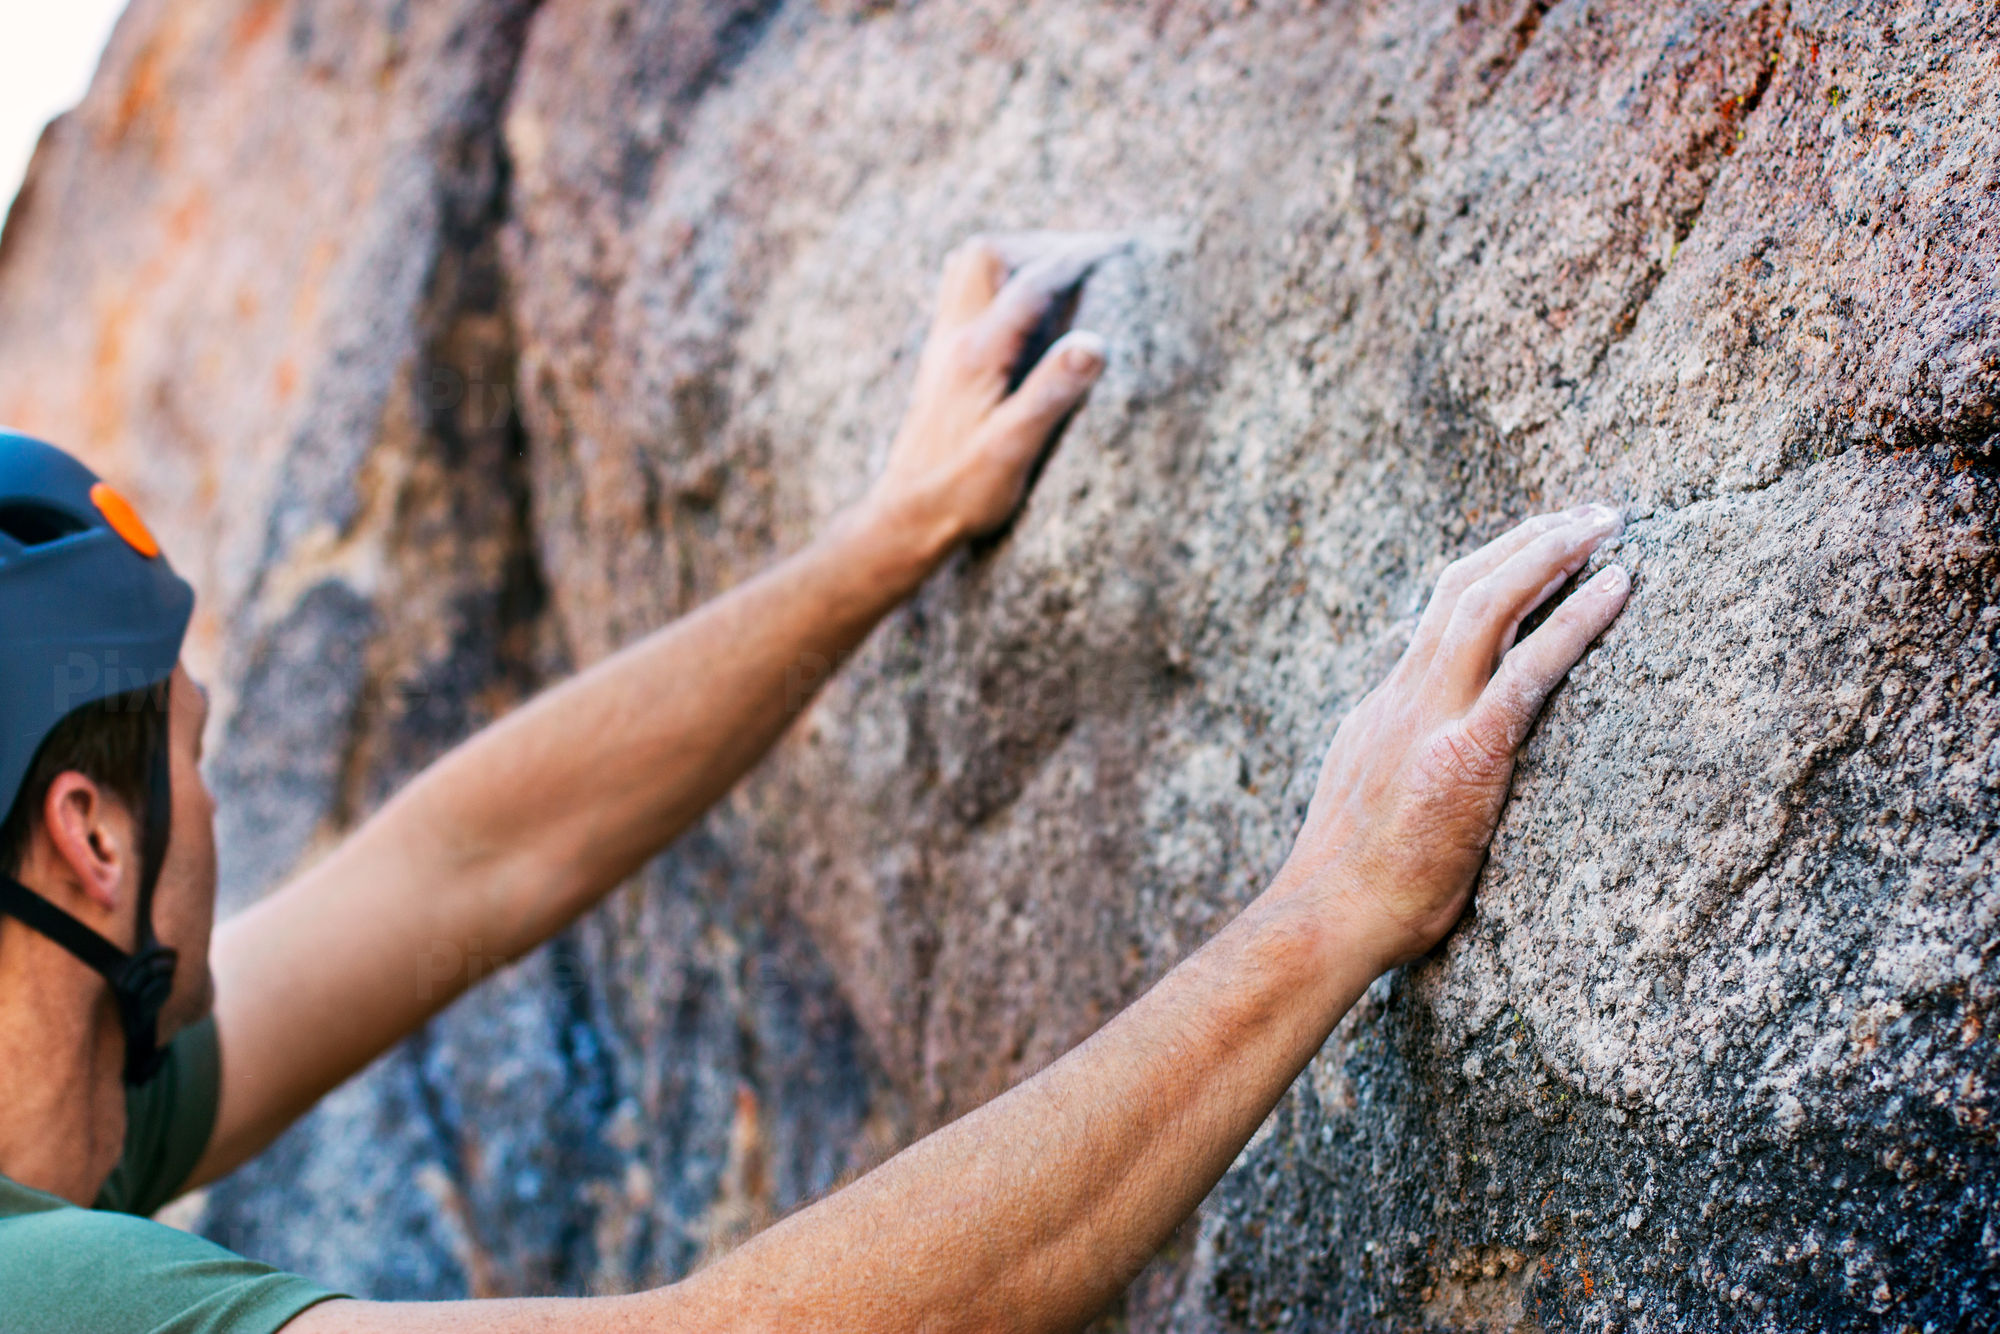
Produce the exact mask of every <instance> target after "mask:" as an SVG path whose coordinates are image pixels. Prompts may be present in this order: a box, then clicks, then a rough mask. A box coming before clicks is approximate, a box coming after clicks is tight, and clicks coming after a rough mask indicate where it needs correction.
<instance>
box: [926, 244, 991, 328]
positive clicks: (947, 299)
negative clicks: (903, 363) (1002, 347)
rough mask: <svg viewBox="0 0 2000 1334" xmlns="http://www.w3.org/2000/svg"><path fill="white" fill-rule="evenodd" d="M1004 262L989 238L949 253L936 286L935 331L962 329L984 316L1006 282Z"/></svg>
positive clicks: (964, 245)
mask: <svg viewBox="0 0 2000 1334" xmlns="http://www.w3.org/2000/svg"><path fill="white" fill-rule="evenodd" d="M1007 269H1008V265H1007V261H1006V259H1005V257H1004V256H1003V255H1002V253H1001V251H1000V247H999V246H998V245H996V244H995V243H994V240H993V239H992V238H990V237H985V236H975V237H973V238H972V239H971V240H969V241H967V242H965V243H964V244H963V245H961V246H959V247H958V248H957V249H956V250H954V251H952V252H951V254H950V256H949V257H947V258H946V260H945V262H944V278H943V279H942V281H940V282H939V284H938V309H937V327H938V329H939V330H940V331H941V332H950V331H951V330H954V329H962V328H964V327H965V326H966V325H968V324H970V323H972V322H973V321H974V320H976V319H978V318H979V317H980V316H981V315H983V314H985V313H986V311H987V309H988V308H989V307H990V306H992V304H993V298H994V297H996V296H998V295H999V294H1000V288H1001V286H1002V285H1003V284H1004V283H1005V282H1006V279H1007Z"/></svg>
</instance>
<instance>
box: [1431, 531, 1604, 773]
mask: <svg viewBox="0 0 2000 1334" xmlns="http://www.w3.org/2000/svg"><path fill="white" fill-rule="evenodd" d="M1631 591H1632V578H1631V576H1630V575H1629V574H1627V573H1626V572H1625V568H1624V567H1623V566H1621V565H1607V566H1606V567H1605V568H1604V569H1602V570H1600V571H1598V573H1597V575H1596V577H1595V578H1593V579H1591V580H1590V582H1588V583H1586V584H1585V585H1584V586H1583V587H1582V588H1579V589H1577V590H1576V592H1574V593H1572V594H1570V595H1569V596H1568V597H1567V598H1565V599H1563V604H1562V605H1561V606H1560V607H1557V608H1556V609H1555V611H1554V612H1553V613H1552V614H1551V615H1550V616H1549V619H1548V620H1546V621H1544V622H1542V624H1541V626H1540V627H1539V628H1537V629H1536V631H1535V633H1533V634H1531V635H1529V636H1528V637H1527V638H1526V639H1524V640H1522V641H1521V642H1520V644H1518V645H1516V646H1515V648H1514V650H1513V651H1512V652H1510V653H1509V654H1508V655H1507V657H1506V659H1505V660H1504V661H1503V662H1502V663H1501V664H1500V670H1499V671H1497V672H1495V673H1494V674H1493V679H1492V680H1491V681H1490V682H1488V683H1487V686H1486V689H1485V690H1484V691H1482V692H1481V693H1480V696H1479V702H1478V703H1477V704H1475V705H1474V706H1473V708H1472V712H1471V714H1470V715H1468V717H1467V719H1466V724H1467V727H1468V729H1469V730H1470V731H1471V732H1472V734H1473V735H1474V736H1475V737H1476V738H1478V739H1479V740H1480V742H1481V744H1482V745H1486V746H1489V747H1492V748H1494V753H1495V754H1502V753H1504V754H1510V755H1511V754H1512V753H1513V752H1514V751H1515V750H1516V749H1518V748H1519V747H1520V744H1521V741H1522V739H1523V738H1524V737H1526V736H1527V735H1528V728H1529V727H1531V726H1532V725H1533V724H1534V721H1535V716H1536V715H1537V714H1539V713H1540V712H1541V711H1542V704H1543V703H1544V702H1545V701H1546V700H1547V699H1548V697H1549V692H1550V691H1551V690H1554V689H1555V688H1556V683H1557V682H1558V681H1560V680H1562V679H1563V677H1564V676H1565V675H1566V674H1568V672H1569V669H1570V668H1572V667H1574V666H1575V665H1576V662H1577V659H1579V658H1581V657H1582V656H1583V653H1584V650H1585V649H1587V648H1589V647H1590V645H1591V641H1592V640H1594V639H1596V638H1597V637H1598V636H1599V635H1601V634H1603V633H1604V631H1605V629H1606V628H1607V627H1608V626H1609V625H1610V624H1611V622H1612V621H1614V620H1616V619H1617V618H1618V613H1619V612H1620V611H1622V610H1624V607H1625V599H1626V597H1627V596H1629V595H1630V593H1631Z"/></svg>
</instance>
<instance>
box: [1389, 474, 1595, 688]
mask: <svg viewBox="0 0 2000 1334" xmlns="http://www.w3.org/2000/svg"><path fill="white" fill-rule="evenodd" d="M1592 508H1593V507H1592V506H1589V505H1578V506H1576V507H1575V508H1573V509H1566V510H1562V511H1559V512H1557V513H1553V514H1537V515H1536V516H1534V517H1533V518H1531V519H1525V520H1523V521H1522V522H1520V523H1518V524H1515V525H1514V526H1513V527H1512V528H1510V529H1508V530H1507V531H1506V532H1504V533H1502V534H1500V536H1498V537H1496V538H1494V539H1493V540H1492V541H1491V542H1488V543H1487V544H1486V545H1485V546H1483V547H1481V548H1479V550H1477V551H1474V552H1472V553H1470V554H1469V555H1465V556H1460V557H1459V558H1458V559H1457V560H1455V561H1453V562H1452V563H1451V564H1449V565H1447V566H1445V569H1444V573H1443V574H1441V575H1439V576H1438V581H1437V588H1436V589H1435V590H1433V592H1432V593H1431V600H1430V601H1429V602H1428V603H1427V604H1425V606H1424V614H1423V617H1422V618H1421V619H1420V620H1419V621H1418V622H1417V629H1416V633H1415V634H1413V635H1412V636H1411V637H1410V646H1409V648H1408V649H1406V650H1404V653H1403V663H1404V664H1406V665H1407V666H1408V667H1409V668H1411V669H1414V670H1416V671H1424V670H1427V669H1428V668H1429V667H1430V664H1431V659H1432V658H1433V657H1435V656H1436V655H1437V646H1438V641H1439V640H1440V639H1442V638H1443V637H1444V631H1445V627H1446V626H1447V625H1448V624H1450V622H1451V614H1452V612H1453V611H1455V610H1457V608H1458V600H1459V598H1461V597H1463V596H1464V595H1465V590H1466V589H1468V588H1470V587H1472V585H1473V584H1475V583H1477V582H1479V580H1481V579H1483V578H1485V577H1486V576H1487V575H1488V574H1490V573H1492V572H1493V571H1494V570H1496V569H1498V568H1499V567H1500V566H1501V565H1502V564H1503V563H1504V562H1505V561H1506V560H1507V558H1508V557H1510V556H1512V555H1513V554H1514V553H1515V552H1517V551H1519V550H1520V549H1521V548H1523V547H1525V546H1527V545H1528V544H1529V543H1530V542H1533V541H1534V540H1535V539H1536V538H1538V537H1541V536H1542V535H1543V534H1545V533H1550V532H1553V531H1555V530H1556V529H1558V528H1561V527H1563V526H1565V525H1566V524H1571V523H1575V522H1576V521H1577V520H1579V519H1582V518H1585V517H1587V516H1588V515H1589V514H1590V512H1591V509H1592Z"/></svg>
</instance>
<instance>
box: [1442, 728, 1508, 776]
mask: <svg viewBox="0 0 2000 1334" xmlns="http://www.w3.org/2000/svg"><path fill="white" fill-rule="evenodd" d="M1505 741H1506V738H1505V737H1501V736H1496V735H1494V734H1493V733H1492V731H1491V729H1489V728H1484V727H1479V726H1469V725H1459V726H1454V727H1450V728H1447V729H1446V730H1444V731H1442V732H1440V733H1438V734H1437V735H1436V736H1435V737H1433V738H1431V740H1430V741H1429V742H1427V743H1426V744H1425V746H1424V751H1423V756H1422V761H1421V763H1422V768H1423V770H1424V772H1425V773H1426V774H1427V775H1429V776H1430V777H1432V778H1433V779H1436V780H1439V781H1441V782H1442V783H1444V784H1446V785H1448V786H1453V787H1458V786H1467V785H1482V786H1483V785H1485V784H1488V783H1491V782H1492V781H1493V778H1494V776H1495V774H1496V773H1497V772H1499V771H1500V770H1501V769H1503V768H1504V767H1505V766H1506V764H1507V763H1508V761H1509V760H1510V759H1511V758H1512V756H1513V752H1512V749H1511V748H1510V747H1508V746H1507V745H1506V744H1505Z"/></svg>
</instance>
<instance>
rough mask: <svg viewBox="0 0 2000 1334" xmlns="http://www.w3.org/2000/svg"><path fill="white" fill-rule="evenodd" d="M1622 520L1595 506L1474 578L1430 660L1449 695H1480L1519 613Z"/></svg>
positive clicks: (1584, 558)
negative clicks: (1479, 576)
mask: <svg viewBox="0 0 2000 1334" xmlns="http://www.w3.org/2000/svg"><path fill="white" fill-rule="evenodd" d="M1624 526H1625V521H1624V520H1623V519H1622V518H1620V517H1619V514H1618V512H1617V511H1616V510H1612V509H1606V508H1603V507H1601V506H1600V507H1593V508H1592V509H1591V510H1590V511H1588V512H1587V513H1586V514H1585V515H1584V517H1583V518H1580V519H1574V520H1572V521H1570V522H1569V523H1566V524H1564V525H1562V526H1561V527H1559V528H1554V529H1551V530H1550V531H1548V532H1546V533H1543V534H1541V535H1540V536H1539V537H1537V538H1535V539H1534V540H1533V541H1531V542H1529V543H1528V544H1527V545H1526V546H1524V547H1522V548H1521V549H1520V550H1518V551H1516V552H1515V553H1514V554H1513V555H1511V556H1509V557H1508V558H1507V559H1506V560H1504V561H1502V562H1501V563H1500V565H1499V566H1498V568H1496V569H1494V570H1492V571H1490V572H1488V573H1487V574H1485V575H1484V576H1482V577H1481V578H1479V579H1477V580H1475V581H1474V582H1473V584H1472V585H1471V586H1470V587H1469V588H1467V589H1466V590H1465V592H1464V593H1463V594H1461V595H1460V597H1459V599H1458V605H1457V606H1456V607H1454V608H1453V609H1452V613H1451V620H1450V621H1449V622H1447V623H1446V625H1445V631H1444V635H1443V636H1442V638H1440V639H1439V641H1438V650H1437V657H1436V658H1435V659H1433V660H1432V663H1431V675H1432V677H1433V678H1435V679H1436V680H1438V681H1439V682H1440V683H1442V685H1443V687H1444V691H1445V696H1446V698H1448V699H1459V700H1465V701H1467V702H1468V703H1469V702H1470V701H1472V700H1473V699H1476V698H1477V697H1478V695H1479V692H1480V691H1481V690H1483V689H1485V687H1486V683H1487V681H1489V680H1491V679H1492V676H1493V670H1494V668H1495V667H1496V666H1497V665H1498V664H1499V662H1500V655H1501V654H1502V653H1504V652H1506V651H1507V647H1508V645H1509V644H1510V643H1511V636H1512V635H1513V633H1514V632H1515V631H1516V630H1517V629H1518V628H1519V627H1520V624H1521V619H1522V618H1523V617H1524V616H1526V615H1527V614H1528V613H1529V612H1531V611H1533V610H1534V609H1535V608H1536V607H1538V606H1540V605H1541V603H1542V601H1543V600H1544V599H1546V598H1547V597H1548V596H1549V594H1551V593H1553V592H1555V591H1556V589H1557V588H1559V587H1561V586H1562V584H1563V582H1564V581H1565V580H1567V579H1568V578H1569V577H1570V576H1571V575H1573V574H1575V573H1576V572H1577V571H1578V570H1580V569H1582V568H1583V563H1584V562H1585V561H1587V560H1589V559H1590V553H1591V552H1593V551H1595V550H1597V548H1598V546H1599V544H1600V543H1602V542H1603V541H1604V540H1605V539H1606V538H1608V537H1610V536H1612V535H1613V534H1614V533H1617V532H1619V531H1620V530H1622V529H1623V528H1624Z"/></svg>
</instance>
